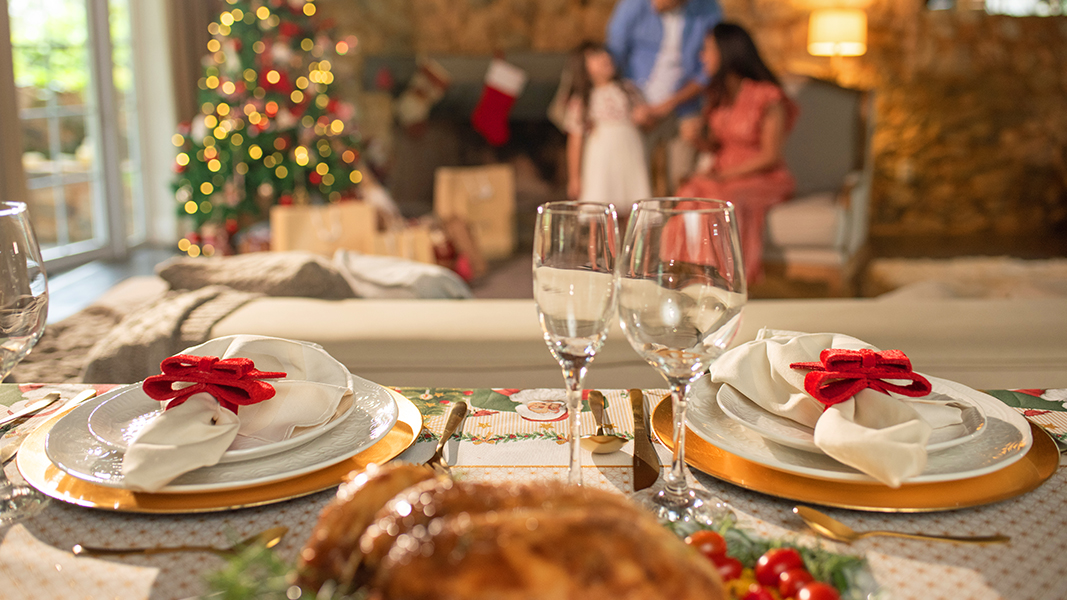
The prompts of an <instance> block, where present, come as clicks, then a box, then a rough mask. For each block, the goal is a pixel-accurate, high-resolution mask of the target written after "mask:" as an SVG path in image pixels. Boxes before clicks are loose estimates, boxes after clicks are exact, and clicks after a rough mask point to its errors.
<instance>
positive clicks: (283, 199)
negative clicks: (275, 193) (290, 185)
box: [278, 194, 293, 206]
mask: <svg viewBox="0 0 1067 600" xmlns="http://www.w3.org/2000/svg"><path fill="white" fill-rule="evenodd" d="M278 204H280V205H282V206H291V205H292V204H293V197H292V196H290V195H289V194H282V195H281V196H280V197H279V198H278Z"/></svg>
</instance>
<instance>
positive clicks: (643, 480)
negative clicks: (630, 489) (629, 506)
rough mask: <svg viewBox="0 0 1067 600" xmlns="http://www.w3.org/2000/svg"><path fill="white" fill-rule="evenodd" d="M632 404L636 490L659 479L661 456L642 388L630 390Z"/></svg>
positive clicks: (649, 485) (646, 486)
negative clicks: (654, 438) (654, 441)
mask: <svg viewBox="0 0 1067 600" xmlns="http://www.w3.org/2000/svg"><path fill="white" fill-rule="evenodd" d="M630 406H631V408H632V409H633V413H634V491H635V492H638V491H641V490H643V489H645V488H648V487H651V486H652V484H654V483H656V480H657V479H659V470H660V464H659V456H657V455H656V450H655V448H653V447H652V437H651V435H652V429H651V428H650V427H649V424H648V411H647V410H646V409H645V397H644V394H642V393H641V390H638V389H633V390H630Z"/></svg>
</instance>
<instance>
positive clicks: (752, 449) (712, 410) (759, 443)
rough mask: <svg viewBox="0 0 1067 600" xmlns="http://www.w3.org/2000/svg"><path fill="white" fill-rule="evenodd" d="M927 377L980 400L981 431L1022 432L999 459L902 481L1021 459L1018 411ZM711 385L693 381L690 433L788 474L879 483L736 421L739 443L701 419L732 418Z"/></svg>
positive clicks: (941, 477)
mask: <svg viewBox="0 0 1067 600" xmlns="http://www.w3.org/2000/svg"><path fill="white" fill-rule="evenodd" d="M929 379H930V381H931V383H933V382H934V381H937V382H938V383H941V384H943V385H945V386H946V387H949V388H951V389H953V390H955V392H956V393H958V394H960V395H970V396H971V398H972V399H973V400H974V401H975V402H977V403H978V404H980V405H981V407H982V409H983V411H984V412H985V414H986V424H987V426H986V427H984V428H983V429H984V430H989V429H990V426H991V425H993V424H994V423H992V421H1003V422H1004V424H1005V426H1007V427H1011V428H1014V429H1015V430H1017V431H1018V433H1019V435H1020V437H1021V443H1019V444H1017V445H1015V446H1014V447H1009V448H1002V449H1001V451H1000V454H999V456H998V457H997V460H994V461H993V462H991V463H990V464H987V465H986V466H983V467H977V468H973V469H961V470H957V471H953V472H948V473H930V472H928V471H929V464H928V469H927V472H924V473H921V474H919V475H917V476H915V477H912V478H910V479H907V480H905V481H904V483H906V484H907V483H934V482H944V481H957V480H960V479H968V478H971V477H977V476H979V475H985V474H987V473H992V472H994V471H997V470H1000V469H1003V468H1004V467H1007V466H1008V465H1010V464H1012V463H1014V462H1016V461H1018V460H1020V459H1021V458H1023V457H1024V456H1025V455H1026V453H1027V452H1028V451H1029V450H1030V447H1031V446H1032V445H1033V443H1034V440H1033V437H1032V436H1031V435H1030V426H1029V425H1028V424H1027V421H1026V419H1025V418H1023V416H1022V415H1020V414H1019V413H1018V412H1016V411H1015V410H1014V409H1012V408H1010V407H1008V406H1007V405H1006V404H1004V403H1003V402H1001V401H999V400H997V399H996V398H994V397H992V396H990V395H988V394H984V393H982V392H979V391H977V390H974V389H971V388H969V387H967V386H964V385H961V384H958V383H956V382H953V381H948V380H946V379H940V378H937V377H929ZM713 385H714V384H711V383H710V380H709V379H708V377H707V376H705V377H704V378H702V379H700V380H698V382H697V383H696V384H694V386H693V391H692V392H691V393H690V395H689V404H690V408H689V418H688V419H687V424H688V426H689V428H690V429H691V430H692V431H693V433H696V434H697V435H699V436H700V437H701V438H703V439H704V440H705V441H707V442H708V443H709V444H711V445H713V446H716V447H718V448H721V449H723V450H725V451H727V452H729V453H731V454H735V455H737V456H740V457H741V458H744V459H746V460H750V461H752V462H755V463H758V464H761V465H763V466H766V467H769V468H772V469H776V470H779V471H785V472H787V473H795V474H798V475H804V476H807V477H812V478H815V479H826V480H830V481H853V482H865V483H874V484H879V485H880V483H879V482H878V481H877V480H876V479H874V478H873V477H870V476H869V475H866V474H864V473H861V472H859V471H857V470H855V469H852V468H851V467H848V466H846V465H842V464H840V463H837V461H834V460H833V459H831V458H830V457H828V456H825V455H817V454H814V453H811V452H806V451H803V450H797V449H794V448H789V447H786V446H781V445H778V444H776V443H774V442H768V441H767V440H765V438H763V436H761V435H759V434H758V433H756V432H755V431H752V430H750V429H748V428H747V427H743V426H741V425H739V424H738V425H736V427H737V429H738V432H736V434H737V435H740V436H746V437H747V439H745V440H744V441H745V442H747V443H744V444H742V443H737V442H736V441H735V440H733V439H731V436H730V435H723V433H724V430H723V429H721V428H720V427H718V426H717V425H716V424H715V423H714V422H710V421H709V422H704V421H703V420H702V419H701V418H700V416H701V413H702V412H703V413H706V414H708V415H711V416H715V414H716V413H718V415H720V416H721V419H722V420H725V421H727V422H730V423H734V421H733V420H732V419H730V418H729V417H727V416H726V415H725V414H723V413H722V409H720V408H719V405H718V403H717V402H716V399H715V397H714V394H712V393H711V390H712V389H714V388H713V387H712V386H713ZM981 439H982V436H976V437H973V438H971V439H969V440H967V441H966V442H964V443H962V444H960V445H958V446H955V447H953V448H948V449H946V450H943V451H941V452H937V453H934V454H931V455H930V460H931V461H937V460H943V459H945V458H947V457H949V456H956V455H958V454H960V453H964V454H963V456H969V455H968V454H966V453H967V452H968V449H969V448H970V450H972V451H973V450H974V448H973V447H972V446H976V445H977V444H978V443H979V442H980V441H981ZM768 443H770V444H772V445H773V446H775V447H776V450H774V451H773V452H772V450H771V449H770V448H769V447H768V446H767V444H768ZM775 452H777V453H778V454H788V453H795V454H806V455H808V456H814V457H819V458H822V459H824V460H826V461H831V462H833V463H836V466H837V467H839V468H840V469H841V470H830V469H823V468H818V467H805V466H802V465H797V464H790V463H787V462H783V461H782V460H779V459H778V458H776V457H775ZM795 454H794V455H795ZM976 462H977V461H976Z"/></svg>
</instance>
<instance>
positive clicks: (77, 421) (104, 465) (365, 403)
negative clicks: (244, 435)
mask: <svg viewBox="0 0 1067 600" xmlns="http://www.w3.org/2000/svg"><path fill="white" fill-rule="evenodd" d="M352 389H353V394H352V399H353V407H352V409H351V410H349V411H348V413H347V415H346V416H345V417H344V418H342V419H340V420H339V422H338V423H337V425H336V426H334V427H333V428H332V429H331V430H330V431H327V432H325V433H323V434H322V435H320V436H318V437H316V438H315V439H313V440H311V441H309V442H307V443H306V444H303V445H301V446H297V447H295V448H292V449H290V450H288V451H286V452H282V453H278V454H272V455H269V456H264V457H261V458H254V459H251V460H242V461H240V462H232V463H226V464H218V465H214V466H211V467H203V468H200V469H196V470H195V471H190V472H188V473H185V474H183V475H181V476H180V477H178V478H177V479H175V480H174V481H172V482H171V483H170V484H169V485H167V486H166V487H164V488H162V489H160V490H159V491H160V492H163V493H171V494H175V493H179V494H180V493H193V492H209V491H219V490H231V489H239V488H243V487H249V486H253V485H260V484H264V483H271V482H275V481H281V480H283V479H289V478H291V477H297V476H299V475H304V474H307V473H312V472H314V471H317V470H319V469H323V468H325V467H328V466H330V465H333V464H336V463H338V462H340V461H342V460H345V459H348V458H351V457H352V456H355V455H356V454H359V453H360V452H362V451H363V450H365V449H367V448H369V447H370V446H372V445H374V443H375V442H377V441H378V440H380V439H381V438H382V437H384V436H385V434H387V433H389V430H390V429H392V427H393V425H394V424H396V420H397V417H398V409H397V405H396V400H394V399H393V396H392V395H391V394H390V393H389V391H388V390H386V389H385V388H383V387H382V386H380V385H378V384H376V383H371V382H370V381H367V380H366V379H363V378H361V377H356V376H354V375H353V376H352ZM118 391H121V388H120V389H119V390H113V391H112V392H108V393H107V394H104V395H102V396H101V397H100V398H98V399H96V400H91V401H89V402H86V403H85V404H82V405H81V406H79V407H77V408H75V409H74V410H72V411H71V412H70V414H68V415H67V416H65V417H63V418H62V419H60V420H59V421H58V422H57V423H56V424H55V426H54V427H53V428H52V430H51V431H49V433H48V438H47V439H46V440H45V453H46V454H47V455H48V459H49V460H51V461H52V462H53V463H54V464H55V465H56V466H57V467H58V468H60V469H62V470H63V471H64V472H65V473H67V474H68V475H70V476H72V477H77V478H78V479H82V480H84V481H88V482H90V483H95V484H98V485H103V486H107V487H114V488H121V489H125V483H124V479H123V476H122V458H123V451H122V450H120V449H118V448H113V447H110V446H107V445H105V444H103V443H101V442H100V440H98V439H97V438H96V437H95V436H94V435H93V434H92V432H91V431H89V415H91V414H92V412H93V411H94V410H96V409H97V407H98V406H100V404H101V403H103V402H106V401H107V400H108V399H109V398H111V397H112V395H113V394H114V393H115V392H118Z"/></svg>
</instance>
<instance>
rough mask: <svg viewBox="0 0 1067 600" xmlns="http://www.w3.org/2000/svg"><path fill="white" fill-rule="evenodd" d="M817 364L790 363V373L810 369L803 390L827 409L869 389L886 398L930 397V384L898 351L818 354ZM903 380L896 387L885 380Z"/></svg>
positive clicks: (895, 384)
mask: <svg viewBox="0 0 1067 600" xmlns="http://www.w3.org/2000/svg"><path fill="white" fill-rule="evenodd" d="M819 360H820V362H808V363H803V362H800V363H792V364H791V365H789V368H790V369H811V372H809V373H808V374H807V375H805V376H804V389H805V390H806V391H807V392H808V393H809V394H811V396H812V398H815V399H816V400H818V401H819V402H822V403H823V404H825V405H826V406H827V407H830V406H833V405H834V404H837V403H839V402H844V401H845V400H848V399H849V398H851V397H853V396H855V395H856V394H857V393H859V392H860V390H863V389H865V388H871V389H872V390H877V391H879V392H883V393H886V394H888V393H889V392H896V393H898V394H902V395H904V396H910V397H913V398H914V397H919V396H925V395H927V394H929V393H930V390H931V389H932V387H931V385H930V382H929V381H927V379H926V378H925V377H923V376H922V375H919V374H918V373H916V372H914V371H912V370H911V360H909V359H908V357H907V355H905V354H904V353H903V352H901V351H900V350H883V351H881V352H875V351H874V350H840V349H836V348H829V349H827V350H823V351H822V352H821V353H820V354H819ZM887 379H888V380H897V381H899V380H907V381H910V383H908V384H907V385H900V384H898V383H892V382H891V381H886V380H887Z"/></svg>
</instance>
